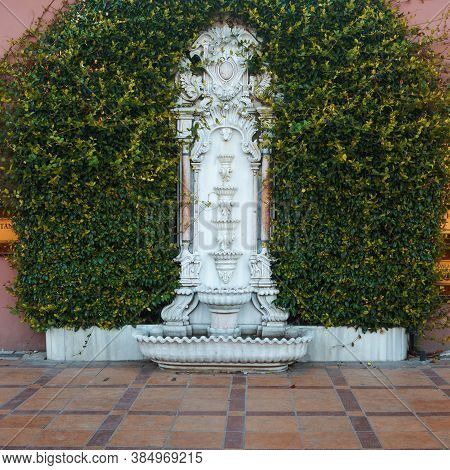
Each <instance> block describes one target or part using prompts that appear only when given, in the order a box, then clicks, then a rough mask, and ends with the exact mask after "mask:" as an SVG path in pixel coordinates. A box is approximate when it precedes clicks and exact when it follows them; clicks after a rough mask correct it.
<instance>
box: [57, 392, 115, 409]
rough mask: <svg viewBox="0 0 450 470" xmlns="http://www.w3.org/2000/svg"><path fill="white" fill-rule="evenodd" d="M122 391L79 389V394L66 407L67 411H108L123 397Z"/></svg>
mask: <svg viewBox="0 0 450 470" xmlns="http://www.w3.org/2000/svg"><path fill="white" fill-rule="evenodd" d="M123 394H124V390H123V389H117V388H111V389H107V390H103V389H95V388H90V389H81V390H80V393H79V394H78V395H77V396H76V398H74V399H73V400H72V401H71V402H70V403H69V404H68V405H67V408H66V409H68V410H95V411H98V410H110V409H112V408H113V407H114V406H115V405H116V403H117V402H118V401H119V399H120V398H121V397H122V396H123Z"/></svg>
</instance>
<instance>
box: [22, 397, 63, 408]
mask: <svg viewBox="0 0 450 470" xmlns="http://www.w3.org/2000/svg"><path fill="white" fill-rule="evenodd" d="M70 402H71V398H56V399H54V400H52V399H50V398H49V399H47V398H42V399H37V398H33V397H31V398H29V399H28V400H27V401H25V402H24V403H22V405H20V406H18V407H17V409H18V410H21V411H27V410H56V411H58V410H63V409H64V408H65V407H66V406H67V405H68V404H69V403H70Z"/></svg>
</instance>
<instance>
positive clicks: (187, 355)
mask: <svg viewBox="0 0 450 470" xmlns="http://www.w3.org/2000/svg"><path fill="white" fill-rule="evenodd" d="M134 337H135V338H136V340H137V341H138V344H139V347H140V349H141V352H142V354H143V355H144V356H145V357H146V358H147V359H151V360H152V361H154V362H156V363H157V364H158V365H159V366H160V367H161V368H163V369H177V370H185V371H186V370H193V371H194V370H196V371H198V370H203V371H207V370H216V371H222V372H234V371H253V372H257V371H261V372H270V371H272V372H280V371H283V370H286V369H287V367H288V366H289V364H292V363H294V362H296V361H299V360H300V359H301V358H302V357H303V356H304V355H305V354H306V351H307V348H308V344H309V343H310V341H311V340H312V336H306V335H305V336H299V337H296V338H290V339H286V338H282V339H278V338H242V337H238V338H232V337H224V336H210V337H209V338H208V337H206V336H200V337H193V338H187V337H184V338H171V337H166V338H163V337H162V336H144V335H135V336H134Z"/></svg>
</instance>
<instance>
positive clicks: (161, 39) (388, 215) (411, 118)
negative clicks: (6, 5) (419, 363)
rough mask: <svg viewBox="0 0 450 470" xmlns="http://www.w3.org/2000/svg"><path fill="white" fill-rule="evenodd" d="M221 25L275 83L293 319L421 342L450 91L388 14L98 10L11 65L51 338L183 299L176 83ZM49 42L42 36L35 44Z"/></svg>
mask: <svg viewBox="0 0 450 470" xmlns="http://www.w3.org/2000/svg"><path fill="white" fill-rule="evenodd" d="M218 17H223V18H226V17H230V18H236V19H238V20H240V21H242V22H244V23H245V24H247V25H249V26H251V27H253V28H255V30H256V31H257V33H258V35H259V36H260V37H261V38H262V41H263V47H262V49H261V57H259V59H260V61H261V62H264V63H267V64H268V66H269V69H270V70H271V71H272V72H273V74H274V76H275V77H276V80H275V85H274V86H275V88H276V90H275V91H276V92H279V93H281V95H282V96H283V100H282V101H276V102H275V103H274V113H275V116H276V119H277V120H276V125H275V129H274V137H273V154H272V179H273V181H274V182H275V185H274V189H273V197H274V203H275V209H276V218H275V221H274V225H273V237H272V241H271V246H270V248H271V251H272V254H273V255H274V257H275V258H276V262H275V265H274V276H275V278H276V279H277V282H278V284H279V287H280V289H281V295H280V298H279V302H280V304H281V305H282V306H284V307H286V308H287V309H289V311H290V312H291V314H292V318H293V319H294V320H296V321H299V322H300V323H310V324H325V325H348V326H361V327H363V328H364V329H373V328H378V327H381V326H383V327H392V326H404V327H407V328H409V329H410V330H420V329H421V328H422V327H423V325H424V323H425V321H426V319H427V317H429V315H430V313H431V312H432V311H433V310H434V308H435V307H436V305H437V299H438V297H437V294H438V292H437V288H436V287H435V286H434V282H435V280H436V268H435V263H436V260H437V258H438V256H439V250H440V223H441V222H442V216H443V212H444V207H445V201H444V196H445V192H444V188H445V184H446V181H447V173H446V156H445V153H444V143H445V139H446V134H447V132H448V127H447V126H446V122H445V117H446V112H445V105H446V101H445V95H444V92H443V90H442V87H441V86H440V83H439V73H438V68H437V65H436V63H435V62H436V61H435V58H434V57H433V55H432V54H431V53H430V52H429V40H428V39H427V38H423V37H420V36H416V37H415V39H414V40H411V36H413V35H414V34H416V33H417V32H414V31H410V30H408V28H407V26H406V22H405V20H404V19H402V18H399V17H398V15H397V13H396V12H395V11H394V10H393V9H392V8H391V7H390V6H387V5H386V4H385V3H384V2H383V1H381V0H371V1H367V2H360V1H356V0H355V1H352V0H321V1H319V2H317V1H312V0H296V1H293V0H239V1H237V0H165V1H163V0H159V1H158V0H155V1H151V0H109V1H107V2H106V1H104V0H88V1H78V2H76V3H75V4H74V5H71V6H67V7H66V8H64V9H63V10H62V12H61V13H60V14H59V15H58V16H57V18H56V19H55V21H54V22H53V23H52V24H51V25H50V26H49V27H47V28H37V29H36V30H35V31H33V32H30V34H29V35H27V36H26V37H23V38H22V39H21V40H20V41H18V43H17V44H16V45H15V46H14V47H13V49H12V50H11V53H10V54H9V56H8V57H7V59H6V60H3V62H2V63H1V66H0V67H1V74H2V76H3V78H4V80H2V83H1V85H0V93H1V99H2V101H3V103H4V105H5V108H4V109H5V111H4V112H3V113H2V116H1V120H2V121H1V122H0V129H1V130H0V132H1V134H0V140H1V142H2V145H1V147H2V148H3V149H4V150H5V152H4V154H3V155H2V157H3V161H4V163H5V162H6V163H5V167H6V168H7V169H8V171H7V174H8V186H9V187H10V188H11V189H10V190H7V191H9V192H8V193H7V196H8V201H9V204H10V205H11V207H10V209H11V211H12V213H13V214H14V224H15V229H16V230H17V232H18V234H19V237H20V241H19V242H18V243H17V246H16V249H15V254H14V261H15V263H16V265H17V267H18V269H19V275H18V278H17V280H16V283H15V286H14V292H15V294H16V295H17V297H18V304H17V311H19V312H23V313H24V314H25V318H26V320H27V321H28V322H29V323H30V325H31V326H32V327H33V328H35V329H38V330H42V329H46V328H49V327H64V326H65V327H72V328H81V327H83V328H86V327H89V326H92V325H98V326H100V327H103V328H112V327H120V326H122V325H125V324H128V323H136V322H139V321H140V320H141V319H142V317H143V316H150V317H152V318H153V319H156V316H157V314H158V312H159V311H160V309H161V308H162V306H163V305H164V304H165V303H167V302H168V301H169V300H170V298H171V295H172V290H173V288H174V287H175V286H176V278H177V267H176V266H175V264H174V263H172V262H171V259H172V258H173V257H174V255H175V254H176V247H175V243H174V240H175V237H174V230H175V229H174V227H175V224H174V218H175V215H174V214H175V208H176V181H177V176H178V173H177V172H178V169H177V164H178V158H179V148H178V144H177V143H176V141H175V134H174V129H175V125H174V119H173V116H172V115H171V113H170V109H171V108H172V106H173V105H174V103H175V99H176V96H177V90H176V88H175V85H174V74H175V72H176V68H177V64H178V63H179V61H180V59H181V58H182V57H183V55H185V54H186V51H187V50H188V47H189V44H190V42H191V41H192V39H193V38H195V36H196V35H197V34H198V33H199V32H200V31H201V30H203V29H205V28H207V27H208V26H209V25H210V24H212V23H213V22H214V21H215V20H216V19H217V18H218ZM36 37H37V39H34V38H36Z"/></svg>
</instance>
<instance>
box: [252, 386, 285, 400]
mask: <svg viewBox="0 0 450 470" xmlns="http://www.w3.org/2000/svg"><path fill="white" fill-rule="evenodd" d="M247 399H248V400H249V401H251V400H261V399H263V400H274V401H288V402H291V401H292V399H293V394H292V390H290V389H286V390H285V389H276V388H275V389H274V388H267V389H266V388H249V389H248V390H247Z"/></svg>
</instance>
